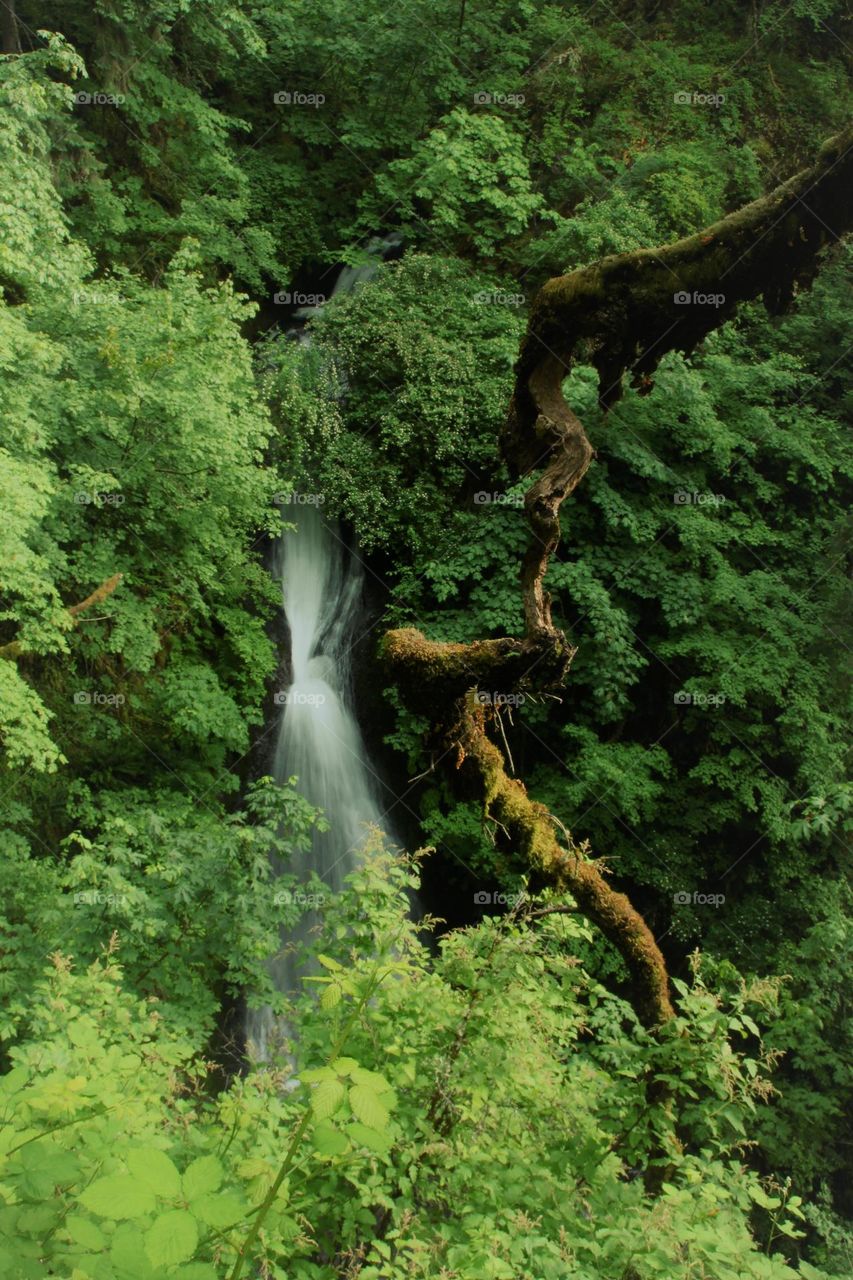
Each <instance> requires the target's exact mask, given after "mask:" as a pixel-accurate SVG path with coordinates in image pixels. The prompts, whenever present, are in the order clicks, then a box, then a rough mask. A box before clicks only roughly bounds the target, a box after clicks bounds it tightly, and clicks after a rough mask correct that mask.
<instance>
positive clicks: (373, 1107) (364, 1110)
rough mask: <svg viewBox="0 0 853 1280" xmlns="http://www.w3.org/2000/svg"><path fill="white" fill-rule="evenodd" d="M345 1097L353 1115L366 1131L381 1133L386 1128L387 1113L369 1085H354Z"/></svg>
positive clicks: (388, 1117)
mask: <svg viewBox="0 0 853 1280" xmlns="http://www.w3.org/2000/svg"><path fill="white" fill-rule="evenodd" d="M347 1096H348V1097H349V1104H350V1106H351V1108H352V1113H353V1115H354V1116H355V1117H356V1119H357V1120H360V1121H361V1122H362V1124H364V1125H365V1126H366V1127H367V1128H368V1129H375V1130H377V1131H378V1132H379V1133H381V1132H382V1131H383V1130H384V1129H385V1128H386V1127H387V1124H388V1121H389V1119H390V1116H389V1114H388V1111H387V1109H386V1107H385V1105H384V1104H383V1103H382V1102H381V1101H380V1099H379V1097H378V1095H377V1094H376V1093H374V1091H373V1090H372V1089H371V1088H370V1086H369V1085H365V1084H354V1085H353V1086H352V1088H351V1089H350V1090H349V1094H348V1095H347Z"/></svg>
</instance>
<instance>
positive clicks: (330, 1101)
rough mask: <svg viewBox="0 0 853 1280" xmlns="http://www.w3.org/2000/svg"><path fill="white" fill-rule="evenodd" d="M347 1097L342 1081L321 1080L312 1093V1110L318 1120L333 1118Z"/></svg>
mask: <svg viewBox="0 0 853 1280" xmlns="http://www.w3.org/2000/svg"><path fill="white" fill-rule="evenodd" d="M345 1096H346V1090H345V1089H344V1086H343V1085H342V1084H341V1082H340V1080H321V1081H320V1082H319V1083H318V1084H317V1086H316V1087H315V1088H314V1089H313V1090H312V1093H311V1110H312V1111H313V1113H314V1115H315V1116H316V1117H317V1119H318V1120H327V1119H328V1118H329V1116H333V1115H334V1114H335V1112H336V1111H337V1109H338V1107H339V1106H340V1105H341V1103H342V1102H343V1100H344V1098H345Z"/></svg>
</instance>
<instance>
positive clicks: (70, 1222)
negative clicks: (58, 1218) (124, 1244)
mask: <svg viewBox="0 0 853 1280" xmlns="http://www.w3.org/2000/svg"><path fill="white" fill-rule="evenodd" d="M65 1230H66V1231H67V1232H68V1234H69V1235H70V1237H71V1239H72V1240H73V1241H74V1242H75V1244H81V1245H82V1246H83V1248H84V1249H93V1250H95V1251H97V1250H99V1249H103V1248H104V1246H105V1244H106V1243H107V1238H106V1236H105V1235H104V1233H103V1232H102V1231H101V1229H100V1227H97V1226H96V1225H95V1223H94V1222H92V1221H91V1220H90V1219H89V1218H81V1217H80V1215H79V1214H78V1213H70V1214H69V1215H68V1217H67V1218H66V1219H65Z"/></svg>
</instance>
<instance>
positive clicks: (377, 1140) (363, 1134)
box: [346, 1121, 391, 1156]
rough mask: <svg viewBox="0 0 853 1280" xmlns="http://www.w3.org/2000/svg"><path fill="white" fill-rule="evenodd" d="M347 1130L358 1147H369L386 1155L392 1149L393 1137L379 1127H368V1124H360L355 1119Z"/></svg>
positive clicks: (379, 1153) (369, 1149)
mask: <svg viewBox="0 0 853 1280" xmlns="http://www.w3.org/2000/svg"><path fill="white" fill-rule="evenodd" d="M346 1132H347V1133H348V1134H349V1135H350V1137H351V1138H352V1140H353V1142H354V1143H355V1145H356V1146H357V1147H367V1149H368V1151H375V1152H377V1154H378V1155H383V1156H384V1155H385V1154H386V1152H388V1151H390V1149H391V1139H390V1138H389V1137H388V1134H387V1133H379V1131H378V1130H377V1129H368V1127H367V1125H366V1124H359V1123H358V1121H353V1123H352V1124H348V1125H347V1127H346Z"/></svg>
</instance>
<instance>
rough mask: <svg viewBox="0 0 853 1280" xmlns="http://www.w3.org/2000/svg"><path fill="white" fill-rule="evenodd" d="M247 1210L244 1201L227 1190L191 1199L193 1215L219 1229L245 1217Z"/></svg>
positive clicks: (230, 1225) (223, 1228)
mask: <svg viewBox="0 0 853 1280" xmlns="http://www.w3.org/2000/svg"><path fill="white" fill-rule="evenodd" d="M247 1212H248V1206H247V1205H246V1203H245V1201H243V1200H241V1199H240V1197H239V1196H235V1195H232V1194H231V1193H230V1192H228V1191H224V1192H221V1193H219V1194H217V1195H209V1196H199V1198H198V1199H197V1200H193V1213H194V1214H195V1216H196V1217H197V1218H198V1219H199V1220H200V1221H201V1222H204V1223H206V1225H207V1226H208V1227H216V1228H217V1229H218V1230H219V1231H224V1230H225V1229H226V1228H227V1227H233V1225H234V1223H235V1222H239V1221H240V1219H241V1218H245V1216H246V1214H247Z"/></svg>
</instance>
